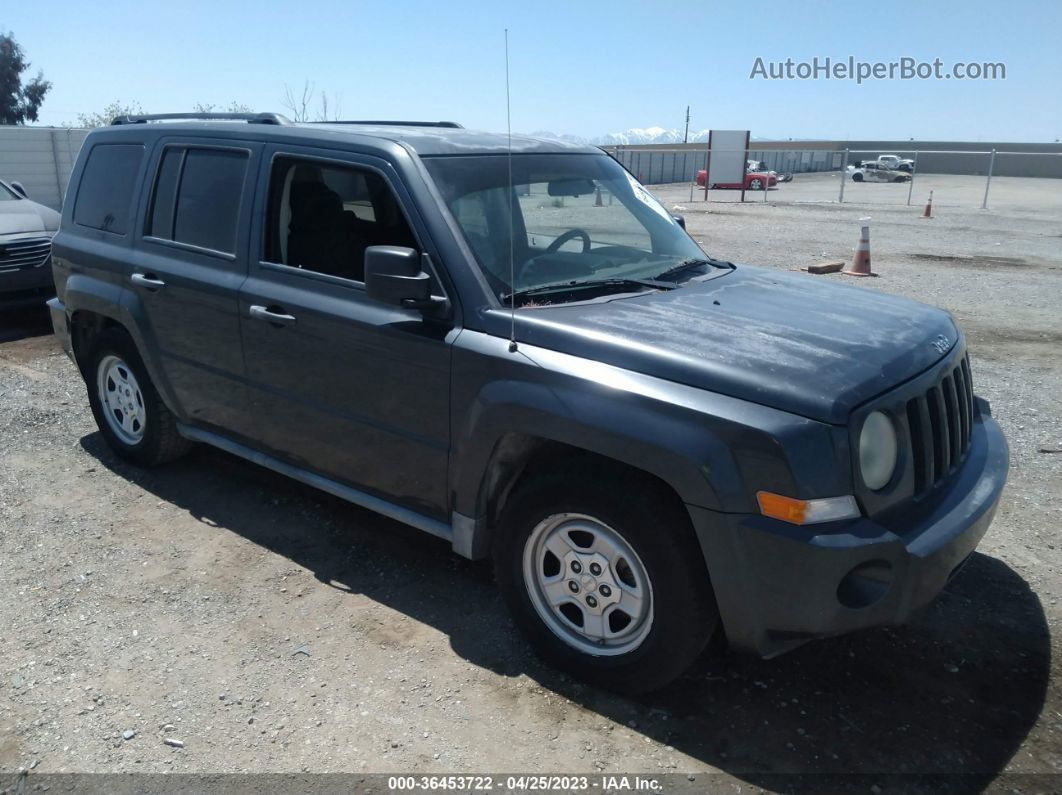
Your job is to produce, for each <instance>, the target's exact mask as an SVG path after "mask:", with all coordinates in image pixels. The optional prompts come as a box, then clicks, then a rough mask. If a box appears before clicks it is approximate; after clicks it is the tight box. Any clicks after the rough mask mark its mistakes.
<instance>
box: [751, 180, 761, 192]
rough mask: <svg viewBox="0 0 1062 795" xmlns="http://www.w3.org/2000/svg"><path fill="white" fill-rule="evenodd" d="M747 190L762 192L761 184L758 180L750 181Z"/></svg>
mask: <svg viewBox="0 0 1062 795" xmlns="http://www.w3.org/2000/svg"><path fill="white" fill-rule="evenodd" d="M749 190H763V182H762V181H761V180H758V179H754V180H750V181H749Z"/></svg>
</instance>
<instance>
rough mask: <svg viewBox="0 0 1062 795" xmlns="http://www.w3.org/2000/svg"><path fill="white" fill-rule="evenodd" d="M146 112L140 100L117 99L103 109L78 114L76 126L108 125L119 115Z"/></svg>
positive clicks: (135, 114)
mask: <svg viewBox="0 0 1062 795" xmlns="http://www.w3.org/2000/svg"><path fill="white" fill-rule="evenodd" d="M143 112H144V109H143V108H142V107H140V103H139V102H130V103H129V104H123V103H122V102H121V100H117V99H116V100H115V101H114V102H112V103H111V104H110V105H107V106H106V107H105V108H104V109H103V110H101V111H97V112H96V113H79V114H77V124H75V125H73V126H75V127H106V126H107V125H108V124H110V123H111V122H112V121H114V120H115V118H117V117H118V116H138V115H140V114H142V113H143Z"/></svg>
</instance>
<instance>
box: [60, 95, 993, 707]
mask: <svg viewBox="0 0 1062 795" xmlns="http://www.w3.org/2000/svg"><path fill="white" fill-rule="evenodd" d="M53 250H54V254H53V257H54V259H53V268H54V274H55V282H56V288H57V297H56V298H55V299H53V300H52V301H51V302H50V307H51V313H52V321H53V324H54V327H55V332H56V334H57V335H58V337H59V339H60V340H61V341H62V344H63V346H64V348H65V349H66V350H67V352H68V353H69V354H70V356H71V357H72V359H73V360H74V362H75V363H76V365H77V367H78V369H79V371H80V372H81V374H82V375H83V377H84V379H85V383H86V386H87V391H88V398H89V404H90V406H91V409H92V412H93V414H94V416H95V419H96V422H97V423H98V425H99V429H100V432H101V434H102V435H103V437H104V438H105V439H106V441H107V443H108V444H109V445H110V446H111V447H112V448H113V449H114V450H115V452H116V453H117V454H119V455H120V456H122V457H123V458H125V459H127V460H129V461H131V462H134V463H136V464H139V465H142V466H152V465H156V464H161V463H163V462H167V461H171V460H173V459H175V458H177V457H178V456H180V455H181V454H182V453H184V452H185V451H187V450H188V449H189V447H190V446H191V445H193V444H194V443H197V442H198V443H205V444H209V445H214V446H216V447H219V448H221V449H222V450H226V451H228V452H230V453H233V454H235V455H238V456H242V457H244V458H247V459H249V460H251V461H253V462H256V463H258V464H261V465H263V466H266V467H269V468H270V469H273V470H276V471H277V472H281V473H283V474H285V475H289V476H291V477H293V478H296V479H298V480H300V481H303V482H305V483H308V484H311V485H313V486H316V487H318V488H320V489H323V490H325V491H328V492H331V493H332V494H336V495H339V496H340V497H343V498H345V499H347V500H349V501H350V502H353V503H356V504H358V505H361V506H364V507H367V508H370V509H372V510H375V511H378V512H380V513H382V514H385V515H386V516H389V517H392V518H394V519H397V520H399V521H401V522H405V523H407V524H409V525H412V526H414V527H417V528H419V529H421V530H424V531H426V532H428V533H431V534H433V535H435V536H438V537H440V538H442V539H445V540H446V541H448V542H449V543H450V544H451V545H452V548H453V550H454V552H455V553H456V554H458V555H462V556H464V557H466V558H471V559H480V558H488V557H489V558H492V559H493V565H494V569H495V573H496V579H497V582H498V586H499V588H500V590H501V593H502V594H503V596H504V598H505V600H506V601H507V603H508V605H509V607H510V608H511V611H512V614H513V616H514V619H515V621H516V623H517V624H518V625H519V627H520V628H521V629H522V631H523V632H524V633H525V634H526V635H527V637H528V638H529V639H530V641H531V643H532V645H533V647H534V648H535V649H536V650H537V652H538V653H539V654H541V655H542V656H543V657H544V658H545V659H547V660H548V661H550V662H551V663H553V664H554V665H557V666H558V667H561V668H563V669H565V670H567V671H569V672H571V673H573V674H574V675H577V676H580V677H583V678H586V679H588V680H591V681H593V682H596V683H599V684H601V685H603V686H606V687H610V688H614V689H617V690H622V691H627V692H636V691H646V690H651V689H653V688H658V687H661V686H663V685H665V684H667V683H668V682H670V681H672V680H673V679H675V678H676V677H678V676H679V675H680V674H682V672H683V671H684V670H685V669H686V668H688V666H689V665H690V664H691V662H693V660H694V659H695V658H696V657H697V656H698V655H699V654H700V653H701V652H702V650H704V648H705V646H706V644H707V642H708V640H709V638H710V637H711V636H712V635H713V633H715V632H717V631H720V632H722V633H724V634H725V637H726V639H727V641H728V643H729V644H730V645H731V646H733V647H736V648H739V649H745V650H748V651H751V652H753V653H756V654H759V655H762V656H772V655H776V654H779V653H781V652H784V651H786V650H788V649H791V648H793V647H795V646H797V645H799V644H801V643H804V642H806V641H808V640H810V639H812V638H818V637H823V636H829V635H836V634H838V633H844V632H849V631H852V630H856V629H859V628H863V627H869V626H874V625H882V624H892V623H897V622H902V621H904V620H906V619H907V618H908V617H909V616H910V615H911V613H912V611H914V610H915V609H916V608H918V607H920V606H922V605H924V604H926V603H927V602H929V601H930V600H932V599H933V598H934V597H935V596H936V594H938V593H939V592H940V590H941V589H942V588H943V587H944V585H945V584H946V583H947V582H948V580H949V579H950V578H951V577H952V576H954V575H955V573H956V572H958V570H959V569H960V568H961V567H962V565H963V563H964V562H965V561H966V560H967V558H968V557H969V556H970V555H971V553H972V552H973V550H974V548H975V547H976V546H977V543H978V542H979V540H980V539H981V537H982V536H983V535H984V533H985V531H986V530H987V528H988V525H989V523H990V522H991V520H992V516H993V514H994V512H995V509H996V505H997V503H998V501H999V497H1000V493H1001V491H1002V489H1003V485H1004V481H1005V480H1006V475H1007V468H1008V452H1007V445H1006V442H1005V440H1004V438H1003V435H1002V433H1001V432H1000V429H999V426H998V425H997V424H996V422H995V421H993V419H992V417H991V414H990V410H989V405H988V403H987V402H986V401H984V400H983V399H981V398H979V397H977V396H976V395H975V394H974V389H973V379H972V373H971V367H970V361H969V357H968V356H967V352H966V346H965V340H964V337H963V334H962V332H961V331H960V330H959V329H958V328H957V327H956V325H955V323H954V322H953V320H952V318H951V316H950V315H949V314H948V313H947V312H945V311H942V310H940V309H936V308H933V307H929V306H925V305H923V304H920V303H916V302H913V301H909V300H906V299H903V298H898V297H894V296H890V295H885V294H882V293H880V292H877V291H873V290H868V289H864V288H862V287H856V286H850V285H843V284H839V283H837V282H835V281H829V280H819V279H810V278H808V277H807V276H801V275H798V274H790V273H780V272H777V271H771V270H762V269H757V268H755V267H749V266H746V265H735V264H733V263H731V262H729V261H726V260H725V258H724V257H723V256H720V257H719V258H716V256H710V255H707V254H705V253H704V252H703V251H702V250H701V249H700V247H698V245H697V244H696V243H695V242H694V241H693V240H692V239H691V238H690V237H689V235H687V234H686V232H685V228H684V224H683V221H682V219H681V218H679V217H677V216H673V215H671V214H670V213H669V212H668V211H667V210H666V209H665V208H664V207H662V206H661V205H660V203H659V202H657V200H656V199H655V198H653V196H652V195H651V194H650V193H649V192H648V191H647V190H646V189H645V188H644V187H643V186H642V185H640V184H639V183H638V182H637V181H636V180H635V179H634V178H633V177H632V176H631V174H630V173H628V172H627V171H626V170H624V168H623V167H622V166H621V165H620V164H619V163H617V162H616V161H615V160H613V159H612V158H610V157H609V156H608V155H606V154H604V153H603V152H601V151H600V150H598V149H596V148H594V147H589V146H581V145H573V144H569V143H563V142H559V141H549V140H538V139H534V138H528V137H523V136H512V138H511V141H510V139H509V138H508V137H507V136H506V135H494V134H487V133H481V132H475V131H472V130H466V129H463V128H461V127H460V126H459V125H457V124H454V123H451V122H438V123H426V122H384V121H379V122H346V123H324V124H293V123H290V122H288V121H287V120H286V119H284V118H283V117H281V116H279V115H276V114H229V115H221V117H219V116H218V115H213V116H206V115H203V114H199V115H198V116H197V115H196V114H191V115H189V114H166V115H162V116H141V117H125V118H121V119H118V120H116V122H115V123H114V124H113V125H112V126H110V127H107V128H102V129H97V130H95V131H93V132H91V133H90V134H89V136H88V138H87V139H86V141H85V144H84V147H83V148H82V150H81V153H80V155H79V157H78V160H77V164H76V166H75V168H74V171H73V175H72V179H71V183H70V188H69V194H68V201H67V202H66V204H65V207H64V210H63V217H62V222H61V225H60V229H59V232H58V234H57V235H56V237H55V240H54V249H53ZM713 254H718V255H722V252H713Z"/></svg>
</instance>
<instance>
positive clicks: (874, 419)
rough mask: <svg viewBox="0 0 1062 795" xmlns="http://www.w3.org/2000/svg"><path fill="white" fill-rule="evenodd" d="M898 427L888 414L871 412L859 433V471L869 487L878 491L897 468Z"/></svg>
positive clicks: (890, 478)
mask: <svg viewBox="0 0 1062 795" xmlns="http://www.w3.org/2000/svg"><path fill="white" fill-rule="evenodd" d="M896 447H897V445H896V428H895V427H894V426H893V424H892V420H890V419H889V417H888V415H887V414H884V413H883V412H880V411H874V412H871V414H870V415H869V416H868V417H867V418H866V420H865V421H864V422H863V430H862V432H861V433H860V434H859V472H860V474H861V475H862V476H863V482H864V483H865V484H866V485H867V488H869V489H872V490H874V491H877V490H878V489H882V488H884V487H885V486H886V484H888V482H889V481H890V480H892V473H893V472H894V471H895V470H896Z"/></svg>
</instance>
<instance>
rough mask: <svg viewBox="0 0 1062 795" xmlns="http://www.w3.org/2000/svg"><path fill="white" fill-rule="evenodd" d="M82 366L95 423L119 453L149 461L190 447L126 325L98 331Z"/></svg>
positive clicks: (158, 460) (133, 459)
mask: <svg viewBox="0 0 1062 795" xmlns="http://www.w3.org/2000/svg"><path fill="white" fill-rule="evenodd" d="M84 372H85V383H86V386H87V387H88V393H89V404H90V405H91V407H92V414H93V416H94V417H95V418H96V425H97V426H99V429H100V433H102V434H103V438H104V439H106V440H107V444H108V445H110V447H111V449H113V450H114V452H116V453H117V454H118V455H120V456H121V457H122V458H125V459H126V460H128V461H131V462H133V463H134V464H138V465H140V466H154V465H156V464H161V463H164V462H166V461H172V460H173V459H175V458H178V457H179V456H181V455H183V454H184V453H186V452H187V451H188V450H189V449H190V448H191V446H192V443H191V442H189V441H188V440H187V439H184V438H183V437H182V436H181V435H180V434H178V433H177V420H176V418H175V417H174V416H173V414H172V413H171V412H170V410H169V409H168V408H167V407H166V404H165V403H163V402H162V398H160V397H159V394H158V392H157V391H156V390H155V386H154V384H152V382H151V377H150V376H149V375H148V373H147V369H146V368H145V367H144V363H143V361H142V360H141V358H140V354H139V352H138V351H137V349H136V345H135V344H134V343H133V340H132V339H131V338H130V337H129V335H128V334H127V333H126V332H125V331H123V330H121V329H109V330H107V331H104V332H103V333H102V334H100V335H99V336H98V337H97V338H96V340H95V342H94V343H93V345H92V348H91V350H90V351H89V354H88V357H87V362H86V367H85V369H84Z"/></svg>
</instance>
